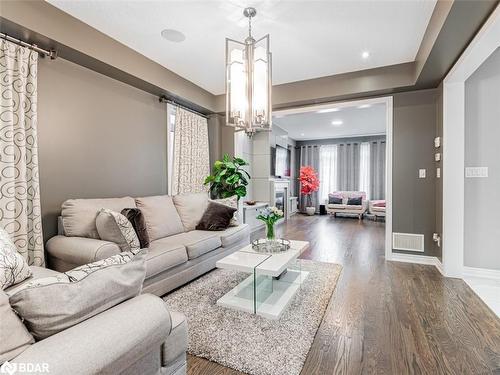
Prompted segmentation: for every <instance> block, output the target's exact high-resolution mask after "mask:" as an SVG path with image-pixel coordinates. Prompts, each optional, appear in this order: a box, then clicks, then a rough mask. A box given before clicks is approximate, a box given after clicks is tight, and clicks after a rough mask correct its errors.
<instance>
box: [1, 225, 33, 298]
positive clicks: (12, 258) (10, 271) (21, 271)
mask: <svg viewBox="0 0 500 375" xmlns="http://www.w3.org/2000/svg"><path fill="white" fill-rule="evenodd" d="M30 276H31V270H30V268H29V266H28V263H26V261H25V260H24V258H23V257H22V255H21V254H19V253H18V252H17V248H16V245H14V242H12V240H11V239H10V236H9V234H8V233H7V232H6V231H5V229H3V228H1V227H0V288H1V289H2V290H3V289H6V288H8V287H9V286H11V285H14V284H17V283H20V282H21V281H23V280H26V279H27V278H28V277H30Z"/></svg>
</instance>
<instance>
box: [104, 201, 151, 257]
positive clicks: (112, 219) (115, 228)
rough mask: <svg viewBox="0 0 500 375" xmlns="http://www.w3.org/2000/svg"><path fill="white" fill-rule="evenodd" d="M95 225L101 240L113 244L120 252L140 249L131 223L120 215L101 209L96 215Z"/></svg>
mask: <svg viewBox="0 0 500 375" xmlns="http://www.w3.org/2000/svg"><path fill="white" fill-rule="evenodd" d="M95 223H96V227H97V232H98V233H99V237H101V240H104V241H110V242H114V243H115V244H117V245H118V247H120V250H121V251H137V250H139V249H140V248H141V245H140V243H139V237H137V234H136V233H135V230H134V227H133V226H132V223H131V222H130V221H129V220H128V219H127V218H126V217H125V216H123V215H122V214H121V213H119V212H115V211H111V210H108V209H107V208H103V209H101V210H100V211H99V213H98V214H97V218H96V219H95Z"/></svg>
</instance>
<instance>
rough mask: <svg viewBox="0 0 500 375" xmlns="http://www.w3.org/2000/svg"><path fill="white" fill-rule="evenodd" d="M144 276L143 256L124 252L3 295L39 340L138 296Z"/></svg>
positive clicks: (10, 290) (27, 284)
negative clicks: (6, 295) (7, 297)
mask: <svg viewBox="0 0 500 375" xmlns="http://www.w3.org/2000/svg"><path fill="white" fill-rule="evenodd" d="M145 275H146V265H145V257H144V254H143V253H142V252H141V253H139V254H138V255H135V254H134V253H133V252H125V251H124V252H121V253H120V254H116V255H113V256H112V257H109V258H107V259H104V260H100V261H98V262H94V263H89V264H86V265H83V266H80V267H77V268H75V269H73V270H71V271H68V272H65V273H61V274H57V275H55V276H49V277H45V278H40V279H35V280H33V281H31V282H27V283H23V284H22V285H19V287H17V288H16V287H15V286H14V287H12V288H11V289H9V290H8V291H6V293H7V294H8V295H9V302H10V305H11V306H12V308H13V309H14V310H15V311H16V312H17V313H18V314H19V315H20V316H21V317H22V318H23V321H24V324H25V325H26V327H27V328H28V331H30V332H31V334H32V335H33V336H34V337H35V339H36V340H42V339H45V338H47V337H49V336H52V335H54V334H56V333H58V332H61V331H64V330H65V329H68V328H70V327H72V326H74V325H76V324H78V323H80V322H83V321H84V320H87V319H89V318H91V317H93V316H94V315H97V314H99V313H101V312H103V311H106V310H108V309H110V308H111V307H113V306H115V305H118V304H119V303H121V302H123V301H125V300H127V299H130V298H133V297H135V296H137V295H139V294H140V293H141V291H142V283H143V282H144V277H145Z"/></svg>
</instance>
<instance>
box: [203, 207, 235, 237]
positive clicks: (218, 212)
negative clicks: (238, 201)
mask: <svg viewBox="0 0 500 375" xmlns="http://www.w3.org/2000/svg"><path fill="white" fill-rule="evenodd" d="M235 212H236V208H232V207H229V206H226V205H225V204H220V203H216V202H212V201H210V202H208V207H207V209H206V210H205V213H204V214H203V216H202V217H201V220H200V222H199V223H198V225H197V226H196V229H197V230H224V229H227V228H228V227H229V223H230V222H231V219H232V217H233V215H234V213H235Z"/></svg>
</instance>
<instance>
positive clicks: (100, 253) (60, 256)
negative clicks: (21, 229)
mask: <svg viewBox="0 0 500 375" xmlns="http://www.w3.org/2000/svg"><path fill="white" fill-rule="evenodd" d="M46 247H47V253H48V254H49V258H50V259H49V260H50V265H51V267H52V268H54V269H55V270H56V271H60V272H66V271H68V270H70V269H72V268H75V267H78V266H81V265H83V264H87V263H92V262H95V261H98V260H101V259H106V258H109V257H110V256H112V255H116V254H119V253H120V248H119V247H118V245H117V244H115V243H113V242H109V241H102V240H96V239H93V238H84V237H66V236H55V237H52V238H51V239H50V240H49V241H48V242H47V246H46Z"/></svg>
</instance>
